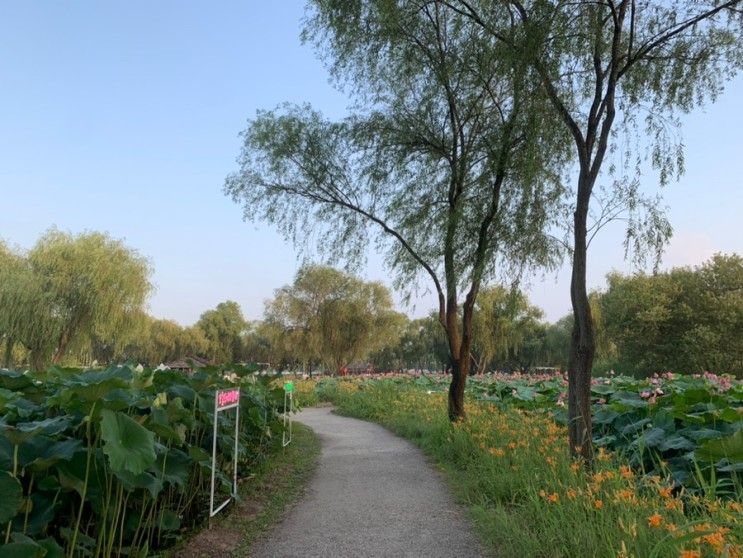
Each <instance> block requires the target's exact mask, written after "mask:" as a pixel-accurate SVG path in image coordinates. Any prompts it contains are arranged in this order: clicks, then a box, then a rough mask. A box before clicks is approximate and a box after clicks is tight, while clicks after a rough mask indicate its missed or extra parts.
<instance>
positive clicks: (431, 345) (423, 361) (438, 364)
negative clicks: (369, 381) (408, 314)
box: [369, 312, 450, 371]
mask: <svg viewBox="0 0 743 558" xmlns="http://www.w3.org/2000/svg"><path fill="white" fill-rule="evenodd" d="M393 339H394V341H393V342H392V343H390V344H388V345H387V346H386V347H384V348H383V349H382V350H380V351H377V352H376V353H373V354H372V355H371V356H370V357H369V359H370V361H371V362H372V363H373V364H374V368H375V369H376V370H379V371H391V370H406V369H415V370H429V371H434V370H446V369H447V368H449V366H450V357H449V347H448V345H447V342H446V335H445V334H444V330H443V329H442V328H441V323H440V322H439V319H438V317H437V315H436V312H433V313H431V314H430V315H429V316H427V317H425V318H418V319H416V320H408V321H406V322H405V323H403V324H400V328H399V330H398V331H396V332H395V335H394V337H393Z"/></svg>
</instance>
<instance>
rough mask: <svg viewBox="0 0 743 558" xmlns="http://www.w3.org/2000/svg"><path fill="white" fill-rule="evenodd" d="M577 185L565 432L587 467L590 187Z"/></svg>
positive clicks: (584, 180) (591, 343) (591, 347)
mask: <svg viewBox="0 0 743 558" xmlns="http://www.w3.org/2000/svg"><path fill="white" fill-rule="evenodd" d="M581 174H582V176H581V178H580V179H579V186H578V204H577V206H576V211H575V213H574V215H573V217H574V224H575V230H574V235H575V238H574V241H575V244H574V247H575V250H574V253H573V272H572V276H571V280H570V299H571V302H572V305H573V316H574V320H573V332H572V339H571V341H572V342H571V344H570V359H569V362H568V421H569V422H568V433H569V437H570V450H571V452H572V453H573V454H574V455H578V456H580V457H582V458H583V459H584V460H585V462H586V464H587V465H588V466H590V465H591V464H592V461H593V445H592V424H591V370H592V368H593V357H594V353H595V350H596V342H595V339H594V332H593V319H592V317H591V307H590V305H589V303H588V293H587V290H586V255H587V245H586V236H587V229H586V221H587V218H588V205H589V202H590V196H591V194H590V192H591V188H590V186H591V184H590V183H589V178H588V177H587V176H585V173H581Z"/></svg>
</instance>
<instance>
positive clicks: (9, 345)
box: [3, 337, 15, 368]
mask: <svg viewBox="0 0 743 558" xmlns="http://www.w3.org/2000/svg"><path fill="white" fill-rule="evenodd" d="M14 345H15V341H13V338H12V337H8V338H7V339H6V340H5V356H4V358H3V366H4V367H5V368H10V365H11V364H12V363H11V362H10V361H11V359H12V358H13V346H14Z"/></svg>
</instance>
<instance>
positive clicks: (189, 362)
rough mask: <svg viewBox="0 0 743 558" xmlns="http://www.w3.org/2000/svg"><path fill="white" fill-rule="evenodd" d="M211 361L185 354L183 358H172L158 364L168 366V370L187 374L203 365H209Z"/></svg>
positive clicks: (163, 366)
mask: <svg viewBox="0 0 743 558" xmlns="http://www.w3.org/2000/svg"><path fill="white" fill-rule="evenodd" d="M211 364H212V363H211V362H209V361H208V360H206V359H204V358H200V357H197V356H186V357H185V358H182V359H178V360H172V361H170V362H163V363H162V364H161V365H160V366H161V367H162V368H169V369H170V370H178V371H180V372H186V373H187V374H193V373H194V371H196V370H198V369H199V368H204V367H205V366H211Z"/></svg>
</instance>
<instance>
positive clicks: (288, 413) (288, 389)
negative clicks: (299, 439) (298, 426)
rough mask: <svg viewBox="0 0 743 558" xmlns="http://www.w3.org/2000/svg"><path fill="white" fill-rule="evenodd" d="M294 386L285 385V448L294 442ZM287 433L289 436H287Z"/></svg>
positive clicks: (283, 441)
mask: <svg viewBox="0 0 743 558" xmlns="http://www.w3.org/2000/svg"><path fill="white" fill-rule="evenodd" d="M293 395H294V384H292V383H291V382H287V383H286V384H284V435H283V436H282V439H281V440H282V445H283V446H284V447H286V446H288V445H289V444H291V441H292V409H293V405H292V402H293ZM287 432H288V433H289V435H288V436H287Z"/></svg>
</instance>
